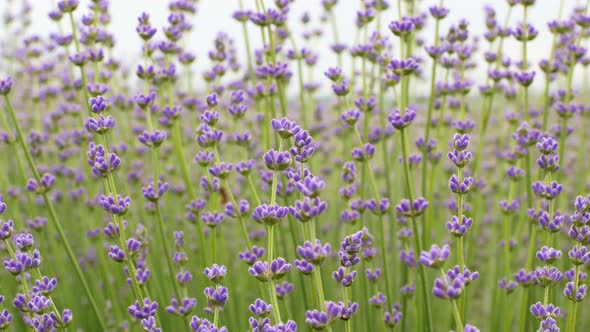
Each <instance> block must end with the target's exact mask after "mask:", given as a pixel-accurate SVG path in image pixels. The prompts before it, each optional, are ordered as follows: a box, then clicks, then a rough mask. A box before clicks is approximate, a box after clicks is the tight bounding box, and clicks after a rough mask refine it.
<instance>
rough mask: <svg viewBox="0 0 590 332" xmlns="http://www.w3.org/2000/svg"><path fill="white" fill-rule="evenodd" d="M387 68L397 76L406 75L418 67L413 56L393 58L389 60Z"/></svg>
mask: <svg viewBox="0 0 590 332" xmlns="http://www.w3.org/2000/svg"><path fill="white" fill-rule="evenodd" d="M387 69H389V70H391V71H392V72H393V73H394V74H395V75H397V76H406V75H410V74H411V73H413V72H414V71H415V70H417V69H418V63H417V62H416V60H414V59H413V58H409V59H407V60H398V59H394V60H391V62H389V64H388V65H387Z"/></svg>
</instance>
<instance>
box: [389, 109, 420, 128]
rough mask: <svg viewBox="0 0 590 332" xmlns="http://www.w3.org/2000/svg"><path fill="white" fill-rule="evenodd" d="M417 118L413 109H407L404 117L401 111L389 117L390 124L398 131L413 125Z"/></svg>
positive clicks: (390, 114) (396, 111)
mask: <svg viewBox="0 0 590 332" xmlns="http://www.w3.org/2000/svg"><path fill="white" fill-rule="evenodd" d="M415 118H416V111H414V110H413V109H412V108H407V109H406V111H405V113H404V114H403V115H402V113H401V111H400V110H399V109H396V110H395V111H393V112H392V113H389V115H388V116H387V120H388V121H389V123H390V124H391V125H392V126H393V127H394V128H396V129H398V130H402V129H404V128H405V127H407V126H409V125H410V124H412V122H413V121H414V119H415Z"/></svg>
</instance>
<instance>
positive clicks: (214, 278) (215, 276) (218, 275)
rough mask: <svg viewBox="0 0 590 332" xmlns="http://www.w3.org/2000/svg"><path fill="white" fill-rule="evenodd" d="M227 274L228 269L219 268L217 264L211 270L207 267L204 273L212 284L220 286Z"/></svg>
mask: <svg viewBox="0 0 590 332" xmlns="http://www.w3.org/2000/svg"><path fill="white" fill-rule="evenodd" d="M226 272H227V269H226V267H225V266H223V265H221V266H219V265H217V264H213V266H211V267H210V268H209V267H206V268H205V271H204V273H205V277H207V279H209V280H210V281H211V282H213V283H215V284H219V283H221V281H223V278H225V274H226Z"/></svg>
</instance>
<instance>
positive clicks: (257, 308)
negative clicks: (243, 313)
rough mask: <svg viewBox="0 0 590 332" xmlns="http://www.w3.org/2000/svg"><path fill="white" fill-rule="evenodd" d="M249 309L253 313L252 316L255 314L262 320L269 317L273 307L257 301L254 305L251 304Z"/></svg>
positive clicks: (259, 300)
mask: <svg viewBox="0 0 590 332" xmlns="http://www.w3.org/2000/svg"><path fill="white" fill-rule="evenodd" d="M249 309H250V311H251V312H252V314H254V315H256V316H258V317H260V318H265V317H268V315H269V314H270V312H271V311H272V305H271V304H267V303H266V302H264V301H263V300H261V299H256V301H254V303H252V304H250V307H249Z"/></svg>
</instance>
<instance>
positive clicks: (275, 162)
mask: <svg viewBox="0 0 590 332" xmlns="http://www.w3.org/2000/svg"><path fill="white" fill-rule="evenodd" d="M263 160H264V165H265V166H266V167H267V168H268V169H270V170H273V171H283V170H285V169H287V167H289V165H290V164H291V155H290V154H289V152H278V151H276V150H273V149H271V150H268V152H266V153H265V154H264V156H263Z"/></svg>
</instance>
